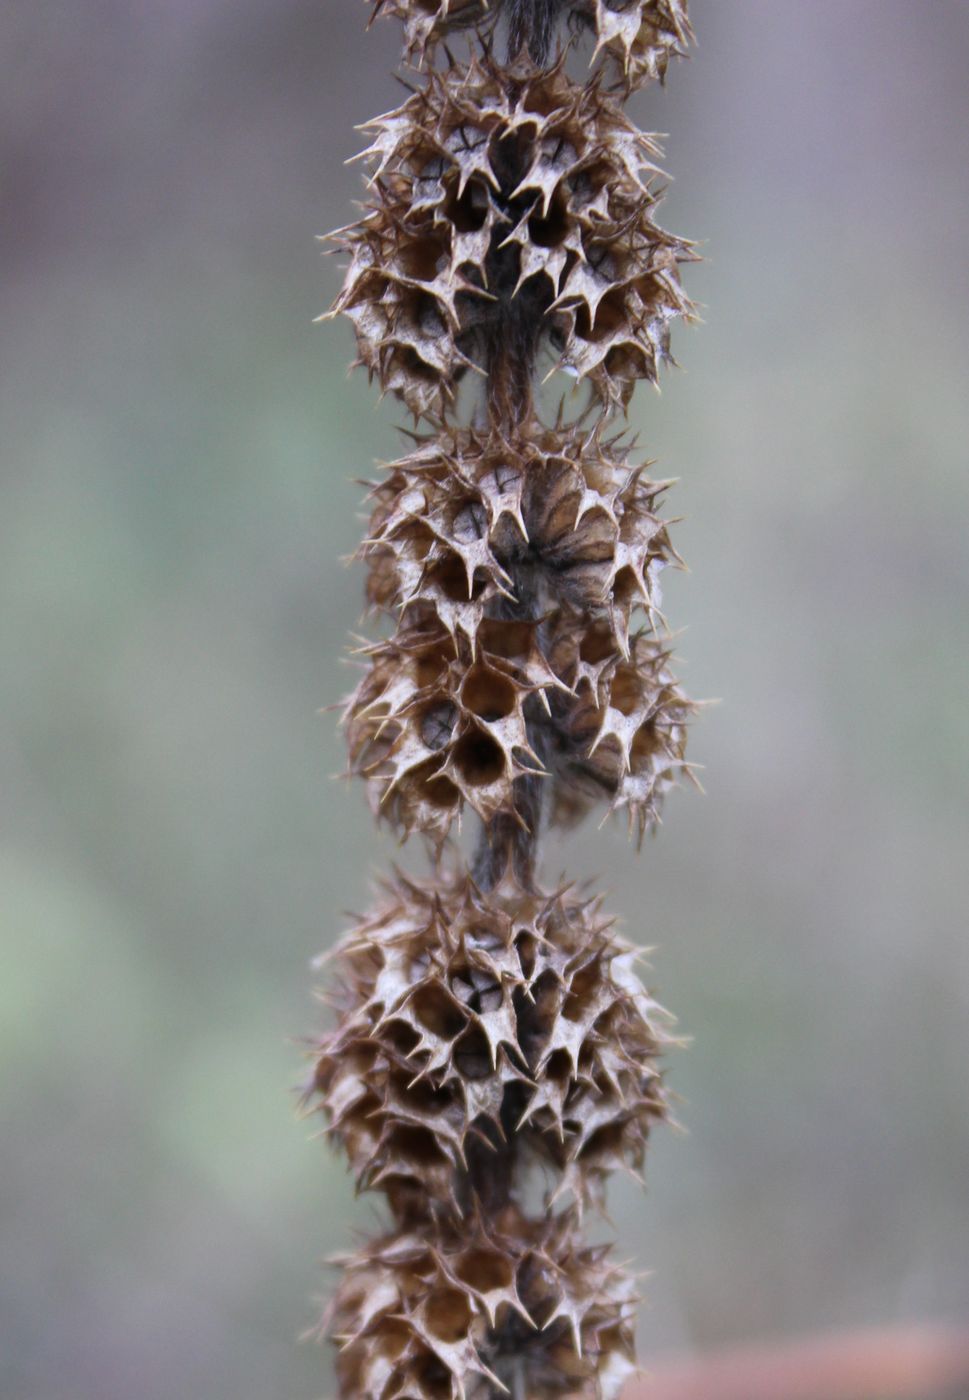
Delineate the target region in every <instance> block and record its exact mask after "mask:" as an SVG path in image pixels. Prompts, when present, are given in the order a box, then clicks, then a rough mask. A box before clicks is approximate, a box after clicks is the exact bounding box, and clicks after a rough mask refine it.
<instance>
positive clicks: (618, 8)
mask: <svg viewBox="0 0 969 1400" xmlns="http://www.w3.org/2000/svg"><path fill="white" fill-rule="evenodd" d="M374 14H388V15H393V16H394V17H395V18H397V19H399V20H401V21H402V23H403V25H404V36H405V45H406V48H407V52H408V53H409V54H410V56H411V57H412V58H414V59H416V60H417V61H418V62H421V61H423V60H424V59H425V58H426V57H427V56H429V55H430V56H432V55H433V52H434V50H435V49H436V47H437V45H438V44H439V43H440V41H441V40H442V39H445V38H447V36H448V35H450V34H452V33H454V32H456V31H460V30H462V29H465V30H466V29H476V30H477V31H478V32H479V33H483V34H486V35H487V34H490V33H491V32H492V31H494V30H495V29H496V28H497V27H498V25H499V24H500V23H501V22H502V21H504V22H505V24H506V26H507V29H508V41H509V48H510V49H511V50H512V52H517V51H518V50H519V49H521V48H526V49H528V50H529V51H530V52H531V55H532V57H533V58H534V59H535V60H536V61H537V62H542V61H543V56H544V55H545V54H547V53H548V51H549V48H550V47H551V44H552V42H553V39H554V34H555V30H556V28H557V26H559V24H560V23H562V22H564V23H565V24H566V25H567V26H568V28H569V30H570V31H572V32H575V31H581V30H590V31H591V32H592V35H593V37H594V40H595V49H594V53H593V58H592V63H593V66H594V67H598V66H599V65H600V64H601V65H602V67H603V68H604V70H605V73H606V76H607V77H609V78H612V79H613V80H614V81H616V82H617V83H618V84H619V85H621V86H622V87H623V88H624V89H625V90H626V91H627V92H629V91H631V90H633V89H634V88H639V87H643V86H644V85H645V84H646V83H649V82H653V81H655V80H656V79H660V80H662V79H663V78H664V77H665V76H666V69H667V67H668V66H669V62H670V59H671V58H682V57H683V56H684V55H685V54H686V51H687V47H688V45H689V44H690V41H691V40H692V38H693V31H692V29H691V27H690V21H689V18H688V16H687V7H686V0H375V3H374Z"/></svg>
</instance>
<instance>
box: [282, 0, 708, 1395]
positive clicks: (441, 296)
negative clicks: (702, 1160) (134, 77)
mask: <svg viewBox="0 0 969 1400" xmlns="http://www.w3.org/2000/svg"><path fill="white" fill-rule="evenodd" d="M377 8H378V9H380V8H383V9H384V10H386V11H388V12H390V13H392V14H394V15H395V16H396V17H397V18H398V19H400V20H401V21H402V22H403V25H404V29H405V36H406V49H407V53H408V55H409V57H410V58H411V59H412V60H413V61H414V62H415V63H416V64H417V65H418V66H419V68H420V69H421V70H422V71H421V73H420V76H419V78H418V82H417V85H416V86H415V88H414V89H413V93H412V96H410V97H409V99H408V100H407V101H406V102H404V104H403V106H402V107H400V108H399V109H398V110H397V111H394V112H391V113H389V114H388V115H386V116H383V117H381V118H379V119H378V120H376V121H374V122H372V123H370V124H369V127H368V128H366V129H367V130H368V131H369V133H370V135H371V138H372V140H371V144H370V146H369V148H368V149H367V151H365V152H364V159H365V160H366V161H367V162H368V164H369V169H370V181H369V201H368V204H367V206H366V207H365V209H364V211H363V213H362V217H361V218H360V219H359V221H358V222H357V223H355V224H353V225H351V226H350V227H348V228H346V229H343V230H341V231H340V232H339V233H338V234H336V235H334V238H335V240H336V243H337V245H338V246H339V248H341V249H342V250H343V251H344V252H345V253H346V254H348V256H349V268H348V271H347V274H346V279H345V282H344V286H343V290H342V292H341V293H340V296H339V298H338V300H337V302H336V306H335V308H334V310H335V311H336V312H342V313H344V314H345V315H346V316H347V317H349V319H350V320H351V322H352V323H353V326H354V330H355V333H356V338H357V346H358V356H359V363H361V364H362V365H364V366H366V368H367V370H368V371H369V373H370V376H371V378H374V379H376V380H377V381H378V382H379V384H380V386H381V388H382V389H383V390H384V391H389V392H391V393H392V394H394V395H396V396H397V397H398V398H399V399H400V400H401V401H402V402H403V403H404V404H405V405H406V407H407V408H408V409H409V410H410V412H411V414H412V415H413V418H414V420H415V432H414V434H413V446H412V450H411V451H410V452H409V454H408V455H406V456H405V457H403V458H402V459H401V460H399V461H397V462H394V463H392V464H391V465H390V466H389V467H388V468H387V469H386V471H385V473H384V475H383V477H382V479H381V480H380V481H379V482H378V483H376V484H375V485H374V486H373V489H372V492H371V506H372V513H371V519H370V527H369V530H368V534H367V538H366V540H365V541H364V544H363V545H362V547H361V550H360V557H361V558H362V560H363V562H364V564H365V565H366V568H367V573H368V581H367V596H368V600H369V602H370V604H371V605H372V607H373V609H374V610H376V611H377V612H379V613H382V614H383V615H385V616H386V617H387V618H389V619H390V626H389V627H388V628H386V629H385V635H384V637H383V638H382V639H381V640H380V641H377V642H374V643H372V644H369V645H364V646H363V647H362V648H361V657H362V666H363V674H362V676H361V679H360V681H359V683H358V685H357V687H356V689H355V690H354V692H353V694H352V695H351V697H350V698H349V700H348V701H347V705H346V713H345V724H346V732H347V740H348V747H349V754H350V770H351V772H353V773H355V774H358V775H360V776H361V777H363V778H364V779H365V781H366V783H367V786H368V788H369V791H370V794H371V799H372V803H373V807H374V810H375V812H376V813H377V814H378V815H379V816H380V817H381V818H382V819H384V820H386V821H387V822H389V823H391V824H392V826H393V827H394V828H395V829H396V830H397V831H398V832H399V833H400V834H401V835H402V836H405V835H409V834H411V833H419V834H420V835H421V836H422V837H424V838H425V839H426V841H427V842H428V846H429V849H430V851H431V854H432V874H431V876H430V877H429V878H427V879H424V880H414V879H409V878H407V877H405V876H404V875H402V874H396V875H395V876H394V878H393V880H392V881H390V882H389V883H388V884H387V886H386V887H385V889H384V890H383V891H382V895H381V898H380V901H379V903H378V905H377V907H376V909H375V910H374V911H373V912H372V913H371V914H369V915H368V916H366V917H364V918H362V919H360V920H359V921H358V923H357V924H356V926H355V927H354V928H353V929H352V930H351V932H350V933H349V934H348V935H346V936H345V937H344V938H343V940H342V941H341V942H340V943H339V944H338V945H337V948H336V950H335V952H334V953H333V954H332V955H331V958H330V959H329V960H328V961H329V968H330V974H331V975H330V983H329V991H328V999H329V1000H330V1002H331V1004H332V1011H333V1020H332V1026H331V1028H330V1030H329V1031H328V1032H327V1033H326V1034H325V1035H324V1036H323V1038H322V1039H321V1040H320V1041H319V1042H318V1043H317V1044H316V1045H315V1046H314V1050H313V1058H314V1075H313V1080H312V1085H311V1087H310V1089H309V1091H308V1098H309V1100H310V1101H311V1102H312V1103H313V1104H314V1106H316V1107H319V1108H320V1109H321V1110H322V1111H323V1113H324V1115H325V1117H326V1120H327V1126H328V1129H329V1132H330V1134H331V1135H332V1137H333V1138H334V1139H335V1140H336V1142H337V1143H338V1144H339V1145H340V1146H341V1147H342V1149H343V1150H344V1151H345V1153H346V1155H347V1157H348V1159H349V1162H350V1165H351V1168H352V1170H353V1173H354V1175H355V1177H356V1180H357V1183H358V1185H359V1187H360V1188H361V1189H375V1190H378V1191H380V1192H382V1193H384V1195H385V1197H386V1200H387V1203H388V1208H389V1224H388V1229H387V1233H386V1234H385V1235H384V1236H383V1237H382V1238H380V1239H378V1240H376V1241H375V1242H374V1243H372V1244H370V1245H368V1246H366V1247H365V1248H363V1249H362V1250H361V1251H360V1252H359V1253H357V1254H355V1255H352V1256H350V1257H347V1258H346V1259H344V1260H342V1261H341V1262H342V1282H341V1284H340V1286H339V1288H338V1290H337V1293H336V1297H335V1299H334V1301H333V1304H332V1306H331V1308H330V1309H329V1311H328V1314H327V1318H326V1322H325V1329H324V1330H328V1331H329V1332H330V1334H331V1335H332V1336H333V1338H334V1339H335V1340H336V1342H337V1343H338V1346H339V1352H338V1364H337V1369H338V1378H339V1383H340V1392H341V1395H342V1396H343V1397H344V1398H345V1400H464V1397H468V1400H472V1397H473V1400H486V1397H487V1398H488V1400H490V1398H491V1397H495V1396H497V1395H499V1394H505V1393H509V1394H511V1395H512V1396H513V1397H514V1400H525V1397H528V1398H529V1400H542V1397H545V1396H597V1397H603V1398H604V1400H608V1397H612V1396H615V1395H617V1394H618V1391H619V1389H620V1387H621V1385H622V1383H623V1381H624V1379H625V1378H626V1377H627V1376H628V1374H629V1373H630V1371H631V1370H632V1369H633V1322H634V1309H635V1296H634V1292H635V1290H634V1288H633V1285H632V1283H631V1281H630V1278H629V1276H628V1275H627V1274H626V1273H625V1272H624V1270H623V1269H622V1268H620V1267H619V1266H617V1265H616V1264H615V1263H613V1262H611V1260H610V1257H609V1254H608V1251H607V1250H604V1249H603V1248H601V1247H595V1248H592V1247H589V1246H587V1245H584V1244H583V1243H582V1241H581V1238H580V1235H579V1228H580V1223H581V1218H582V1213H583V1210H584V1209H585V1208H587V1207H589V1206H592V1207H601V1206H602V1205H603V1202H604V1193H605V1184H606V1180H607V1178H608V1176H609V1175H610V1174H611V1173H612V1172H613V1171H614V1170H616V1169H617V1168H627V1169H628V1170H631V1171H632V1172H634V1173H637V1174H638V1173H640V1171H641V1169H642V1166H643V1160H644V1155H645V1149H646V1144H647V1139H648V1136H649V1132H650V1128H651V1126H652V1124H653V1123H654V1122H656V1121H658V1120H662V1119H665V1118H667V1117H668V1096H667V1093H666V1090H665V1087H664V1083H663V1078H662V1073H661V1070H660V1067H659V1061H660V1057H661V1055H662V1052H663V1051H664V1049H665V1048H666V1046H667V1044H668V1043H669V1040H670V1036H669V1029H668V1018H667V1017H666V1016H665V1013H663V1012H662V1010H661V1008H660V1007H659V1006H658V1005H657V1004H656V1002H655V1001H653V999H652V998H651V997H650V995H649V994H648V993H647V992H646V991H645V989H644V987H643V985H642V983H641V982H640V981H639V978H638V976H637V974H636V972H635V970H634V963H635V959H636V956H637V954H636V950H635V949H634V948H633V947H632V946H631V945H630V944H628V943H626V942H625V941H624V940H623V939H621V938H620V937H619V936H617V934H616V932H615V930H614V928H613V927H612V924H611V921H610V920H609V919H608V918H607V917H605V916H604V915H603V913H602V910H601V907H600V902H599V900H598V899H597V898H595V897H593V896H591V895H590V894H589V893H588V892H587V891H586V890H584V889H582V888H580V887H578V886H576V885H575V884H563V885H560V886H558V887H556V888H553V889H551V890H548V889H543V888H542V886H541V885H540V883H539V880H538V874H537V863H538V844H539V838H540V836H541V835H542V833H543V832H544V831H545V830H546V829H548V828H550V827H553V826H555V825H557V824H558V825H565V824H568V823H571V822H574V821H575V820H577V819H578V818H580V817H581V816H582V815H584V814H585V813H586V812H588V811H589V810H590V809H592V808H594V807H596V806H599V807H600V808H601V809H602V810H604V811H605V812H606V813H608V811H610V810H622V811H624V812H625V814H626V815H627V818H628V821H629V823H630V826H631V827H632V829H633V830H635V831H636V832H637V834H638V835H639V837H640V838H641V837H642V835H643V834H644V833H645V832H646V831H648V830H649V829H650V828H651V827H653V826H654V825H655V823H656V822H657V820H658V817H659V811H660V806H661V803H662V799H663V797H664V795H665V793H666V792H667V791H668V789H669V788H670V787H672V786H673V785H674V784H675V783H676V782H677V780H678V778H679V777H680V776H681V775H682V774H683V773H684V772H686V771H688V766H687V764H686V760H685V756H684V754H685V742H686V726H687V722H688V719H689V716H690V713H691V710H692V706H691V704H690V702H689V701H688V700H687V699H686V698H685V696H684V695H683V694H682V692H681V691H680V688H679V686H678V683H677V681H676V679H675V677H674V675H673V674H672V671H671V669H670V656H669V645H668V637H667V634H666V630H665V623H664V620H663V617H662V614H661V612H660V591H659V576H660V574H661V572H662V570H663V568H664V567H666V566H667V565H669V564H671V563H676V562H678V560H677V555H676V553H675V551H674V549H673V546H672V544H671V542H670V538H669V532H668V523H667V522H666V521H665V520H664V519H663V518H662V516H661V514H660V510H661V508H662V507H661V501H662V497H663V495H664V492H665V489H666V484H667V483H664V482H661V481H657V480H654V479H653V478H651V477H650V476H649V474H648V472H647V469H646V464H638V463H636V462H635V461H633V460H632V455H633V447H632V444H631V443H630V442H629V441H628V439H627V438H626V437H625V435H624V434H623V432H622V425H621V424H619V425H618V426H616V425H615V419H616V418H617V417H618V416H619V415H621V414H622V413H624V411H625V409H626V407H627V405H628V402H629V398H630V395H631V393H632V390H633V388H634V386H635V384H636V383H637V382H638V381H640V380H647V381H655V379H656V376H657V373H658V371H659V368H660V366H661V365H662V364H663V362H664V361H666V360H668V359H669V338H670V327H671V324H672V322H673V321H675V320H676V319H677V318H678V317H683V316H688V315H689V313H690V304H689V302H688V301H687V299H686V297H685V296H684V293H683V291H682V289H681V286H680V281H679V271H678V269H679V266H680V264H682V263H683V262H685V261H688V260H690V258H691V257H692V253H691V249H690V245H689V244H687V243H685V242H684V241H683V240H682V239H679V238H676V237H674V236H673V235H671V234H669V233H666V232H665V231H664V230H663V229H661V228H660V227H659V225H658V224H657V223H656V222H655V213H656V206H657V203H658V200H659V197H660V193H661V191H660V187H659V186H660V182H661V180H662V175H661V172H660V171H659V170H658V169H657V167H656V165H655V163H654V161H655V159H656V157H657V155H658V151H657V147H656V144H655V142H654V141H653V140H652V139H651V138H650V137H647V136H645V135H643V133H641V132H640V131H638V130H637V129H636V128H635V126H633V125H632V123H631V122H630V121H629V120H628V119H627V117H626V116H625V115H624V113H623V111H622V108H621V106H620V102H621V99H622V98H623V97H624V96H625V95H626V94H628V92H629V91H630V90H632V89H633V88H636V87H639V86H641V85H643V84H644V83H646V82H648V81H651V80H654V79H661V78H662V77H663V76H664V74H665V72H666V69H667V65H668V63H669V60H670V59H671V58H672V57H674V56H677V55H679V54H682V53H683V52H684V50H685V47H686V45H687V43H688V41H689V38H690V29H689V22H688V19H687V15H686V5H685V3H684V0H613V3H612V4H610V3H609V2H608V0H491V3H490V4H485V3H484V0H382V3H378V5H377ZM458 30H466V31H468V32H469V33H470V36H471V43H470V45H469V48H468V54H467V57H466V58H465V59H463V60H458V59H456V58H455V57H454V54H453V53H452V51H451V48H450V47H449V44H450V43H451V42H453V34H454V31H458ZM583 30H590V31H591V34H592V38H591V41H589V42H588V43H587V44H586V47H587V49H591V51H592V67H591V69H590V71H589V72H588V73H587V74H586V75H584V77H585V80H584V81H581V82H580V81H576V80H575V79H574V78H573V77H572V76H571V75H570V71H569V69H570V66H572V65H574V59H575V54H574V52H573V50H574V49H575V48H579V49H581V47H582V43H583V42H584V41H583V40H582V37H581V31H583ZM569 36H571V37H569ZM499 48H501V50H502V51H503V52H504V53H505V55H506V57H505V58H504V59H499V58H498V56H497V55H498V52H499ZM556 371H563V372H565V373H566V374H567V375H569V376H571V378H572V379H573V380H574V381H577V382H576V383H575V385H574V387H573V388H572V389H571V390H570V396H569V398H568V400H566V399H565V398H563V400H562V403H561V405H560V406H559V408H558V410H557V411H556V412H554V413H552V414H551V415H548V414H547V413H546V412H545V411H544V408H543V399H544V395H543V390H542V388H541V384H542V382H543V377H544V378H554V376H555V373H556ZM469 812H470V813H473V814H474V815H475V817H476V818H477V819H478V823H479V825H480V834H479V838H478V844H477V849H476V852H475V854H474V855H473V858H472V859H471V862H470V864H469V865H467V866H466V865H465V864H464V863H463V860H462V856H461V848H460V843H459V842H458V841H457V839H456V833H457V831H458V829H459V826H460V823H461V820H462V817H463V816H466V815H467V814H468V813H469ZM534 1181H539V1182H544V1197H543V1198H542V1197H541V1196H538V1197H537V1196H536V1194H535V1191H534V1190H533V1189H532V1188H531V1183H533V1182H534ZM538 1199H541V1208H540V1210H539V1213H538V1216H537V1218H535V1217H533V1215H532V1214H530V1213H529V1210H530V1209H531V1210H532V1211H534V1209H535V1203H536V1200H538Z"/></svg>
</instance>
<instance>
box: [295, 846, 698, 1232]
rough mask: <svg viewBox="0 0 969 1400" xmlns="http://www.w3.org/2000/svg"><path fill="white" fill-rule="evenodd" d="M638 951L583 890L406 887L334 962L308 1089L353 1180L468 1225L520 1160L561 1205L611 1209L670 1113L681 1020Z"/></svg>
mask: <svg viewBox="0 0 969 1400" xmlns="http://www.w3.org/2000/svg"><path fill="white" fill-rule="evenodd" d="M638 956H639V954H638V950H637V949H636V948H634V947H633V945H631V944H629V943H628V942H626V941H625V940H624V939H622V938H620V937H619V936H617V934H616V933H615V931H614V930H613V927H612V921H611V920H609V919H608V918H606V917H605V916H604V915H603V913H602V909H601V903H600V901H599V900H598V899H592V898H589V897H587V896H583V895H582V894H580V893H579V892H577V891H576V890H574V889H571V888H562V889H557V890H554V891H551V892H542V891H540V890H523V889H521V888H520V887H519V886H518V885H517V884H516V882H515V881H514V879H513V878H512V877H511V876H510V875H506V877H505V878H504V879H503V880H502V881H501V882H500V883H499V885H498V886H497V887H496V888H495V889H494V890H492V891H490V892H489V893H485V892H483V891H482V890H480V889H479V888H478V887H477V886H476V885H475V884H474V882H473V881H472V880H471V879H470V878H469V877H468V876H466V875H462V874H451V875H448V876H445V875H444V874H443V873H442V874H441V875H440V876H439V877H437V878H436V879H434V880H431V881H425V882H420V881H413V880H408V879H406V878H405V877H403V876H402V875H398V876H397V877H396V879H395V880H394V881H393V882H392V883H390V884H389V885H388V886H387V888H386V889H385V891H384V893H383V899H382V901H381V903H380V904H379V905H378V907H377V909H376V910H375V912H374V913H372V914H370V915H368V916H367V917H366V918H364V919H362V920H361V921H360V922H359V923H358V924H357V925H356V926H355V927H354V928H353V929H352V930H351V931H350V932H349V933H348V934H347V935H346V936H345V937H344V938H343V939H342V940H341V942H340V943H339V944H338V945H337V948H336V949H335V951H334V953H333V954H332V955H331V957H330V958H329V959H328V971H329V974H330V985H331V986H332V987H333V991H332V993H331V997H330V1000H331V1002H332V1004H333V1008H334V1012H335V1024H334V1026H333V1029H332V1030H331V1031H329V1032H328V1034H327V1035H326V1036H325V1037H324V1038H323V1039H322V1040H321V1041H320V1042H319V1043H318V1045H317V1046H316V1048H315V1052H314V1053H315V1056H316V1064H315V1071H314V1079H313V1085H312V1088H311V1090H310V1092H309V1094H308V1101H309V1102H312V1103H314V1104H316V1105H317V1106H318V1107H319V1108H320V1109H321V1110H322V1111H323V1113H324V1115H325V1117H326V1119H327V1123H328V1126H329V1130H330V1133H331V1134H332V1135H333V1137H334V1138H335V1139H336V1140H337V1141H338V1142H339V1143H340V1145H341V1146H342V1147H343V1149H344V1150H345V1151H346V1153H347V1156H348V1158H349V1160H350V1164H351V1167H352V1169H353V1171H354V1174H355V1175H356V1178H357V1183H358V1186H359V1187H360V1188H361V1189H368V1188H379V1189H380V1190H382V1191H386V1192H387V1193H388V1195H389V1197H390V1200H391V1202H392V1204H394V1203H397V1204H398V1205H399V1206H400V1208H401V1214H403V1215H405V1216H406V1215H408V1214H410V1213H412V1211H413V1209H414V1204H415V1201H417V1202H419V1201H421V1200H423V1201H424V1202H425V1203H426V1202H433V1205H434V1209H435V1210H436V1211H438V1212H440V1211H442V1210H443V1211H444V1212H446V1213H447V1212H449V1213H452V1214H454V1215H460V1212H461V1211H462V1210H466V1209H468V1208H469V1207H470V1206H471V1205H473V1203H474V1201H475V1200H478V1199H479V1198H480V1196H481V1194H482V1192H484V1194H485V1197H486V1198H487V1193H488V1189H489V1184H490V1182H491V1178H492V1175H493V1174H494V1173H495V1172H496V1171H499V1170H500V1169H502V1167H501V1166H500V1165H499V1164H502V1163H503V1167H504V1168H507V1166H508V1163H507V1160H504V1161H503V1159H507V1158H508V1156H509V1155H510V1156H511V1157H513V1159H514V1163H513V1166H514V1168H515V1170H514V1172H513V1175H515V1176H516V1177H517V1178H519V1179H518V1185H519V1186H520V1185H521V1184H522V1182H521V1180H520V1178H521V1173H522V1172H523V1171H524V1170H525V1169H526V1168H527V1167H528V1166H529V1165H534V1163H535V1161H536V1159H537V1160H538V1161H539V1162H541V1163H543V1164H545V1165H546V1166H547V1167H548V1168H549V1169H550V1170H551V1172H552V1178H551V1185H550V1192H551V1194H553V1195H557V1196H558V1197H564V1196H566V1195H568V1194H569V1193H571V1194H572V1195H573V1196H574V1198H575V1199H576V1200H577V1201H578V1202H579V1203H580V1204H586V1203H589V1202H592V1203H594V1204H598V1205H601V1204H602V1200H603V1193H604V1188H605V1181H606V1178H607V1176H608V1175H609V1173H611V1172H612V1171H614V1170H616V1169H617V1168H620V1167H625V1168H627V1169H629V1170H631V1171H633V1172H634V1173H639V1172H640V1171H641V1169H642V1165H643V1159H644V1153H645V1147H646V1141H647V1138H648V1136H649V1130H650V1126H651V1124H652V1123H653V1121H655V1120H658V1119H662V1118H665V1117H666V1116H667V1101H666V1095H665V1092H664V1089H663V1082H662V1076H661V1072H660V1069H659V1058H660V1055H661V1054H662V1052H663V1050H664V1049H665V1048H666V1047H667V1046H668V1045H669V1044H670V1043H671V1037H670V1018H669V1016H668V1014H667V1013H666V1012H664V1011H663V1009H662V1008H661V1007H660V1006H659V1005H658V1004H657V1002H656V1001H655V1000H654V999H653V998H652V996H650V994H649V993H648V992H647V990H646V989H645V987H644V986H643V984H642V983H641V981H640V980H639V978H638V976H637V974H636V971H635V963H636V960H637V957H638ZM485 1204H487V1199H486V1200H485Z"/></svg>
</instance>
